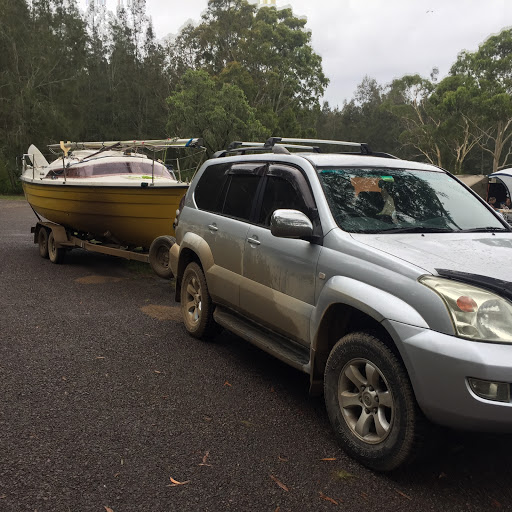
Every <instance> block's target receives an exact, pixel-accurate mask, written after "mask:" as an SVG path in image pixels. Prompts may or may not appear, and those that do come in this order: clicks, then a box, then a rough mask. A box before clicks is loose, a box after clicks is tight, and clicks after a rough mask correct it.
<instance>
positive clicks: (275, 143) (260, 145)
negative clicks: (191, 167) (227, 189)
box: [213, 137, 396, 158]
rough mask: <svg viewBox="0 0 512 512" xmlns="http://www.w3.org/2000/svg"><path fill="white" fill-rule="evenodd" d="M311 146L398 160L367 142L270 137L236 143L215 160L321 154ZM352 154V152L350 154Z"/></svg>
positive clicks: (316, 148) (217, 153)
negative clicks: (264, 154)
mask: <svg viewBox="0 0 512 512" xmlns="http://www.w3.org/2000/svg"><path fill="white" fill-rule="evenodd" d="M311 144H324V145H335V146H345V147H347V146H348V147H353V148H359V149H360V151H361V155H369V156H380V157H384V158H396V157H395V156H393V155H390V154H389V153H381V152H375V151H372V150H371V149H370V146H369V145H368V144H366V143H365V142H345V141H341V140H325V139H296V138H288V137H270V138H269V139H267V141H266V142H240V141H234V142H231V144H229V145H228V147H227V148H226V149H225V150H221V151H217V152H216V153H215V154H214V155H213V158H221V157H223V156H227V155H228V154H229V153H237V154H239V155H245V154H246V153H247V152H248V151H261V152H270V151H272V152H273V153H288V154H289V153H290V152H289V151H288V150H287V148H290V149H303V150H307V151H313V152H315V153H321V151H320V147H319V146H318V145H314V146H312V145H311ZM348 153H352V152H348Z"/></svg>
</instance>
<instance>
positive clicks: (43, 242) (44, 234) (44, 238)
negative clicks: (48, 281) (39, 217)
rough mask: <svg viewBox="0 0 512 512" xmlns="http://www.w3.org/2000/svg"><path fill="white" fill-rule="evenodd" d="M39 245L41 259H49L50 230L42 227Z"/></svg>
mask: <svg viewBox="0 0 512 512" xmlns="http://www.w3.org/2000/svg"><path fill="white" fill-rule="evenodd" d="M37 243H38V245H39V255H40V256H41V258H46V259H48V230H47V229H46V228H45V227H43V226H41V227H40V228H39V232H38V233H37Z"/></svg>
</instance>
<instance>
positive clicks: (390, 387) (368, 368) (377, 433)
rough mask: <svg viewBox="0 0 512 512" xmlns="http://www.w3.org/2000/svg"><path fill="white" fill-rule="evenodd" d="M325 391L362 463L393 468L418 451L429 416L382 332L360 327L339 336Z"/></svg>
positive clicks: (332, 415)
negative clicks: (425, 415)
mask: <svg viewBox="0 0 512 512" xmlns="http://www.w3.org/2000/svg"><path fill="white" fill-rule="evenodd" d="M324 395H325V404H326V407H327V412H328V415H329V419H330V421H331V425H332V427H333V428H334V431H335V433H336V436H337V438H338V440H339V442H340V444H341V446H342V448H343V449H344V450H345V451H346V452H347V453H348V454H349V455H351V456H352V457H353V458H354V459H356V460H357V461H359V462H360V463H361V464H363V465H365V466H367V467H369V468H371V469H374V470H376V471H392V470H394V469H397V468H398V467H399V466H402V465H405V464H408V463H410V462H412V460H413V459H414V457H415V456H416V455H417V453H418V451H419V449H420V447H421V444H422V440H423V434H422V433H423V431H424V428H425V423H426V420H425V418H424V416H423V414H422V412H421V411H420V409H419V407H418V405H417V403H416V399H415V397H414V393H413V390H412V386H411V383H410V381H409V377H408V375H407V372H406V370H405V368H404V367H403V365H402V363H401V361H400V360H399V359H398V358H397V356H396V355H395V354H394V353H393V352H392V351H391V349H390V348H389V347H388V346H386V345H385V344H384V343H383V342H382V341H381V340H380V339H379V338H378V337H376V336H374V335H372V334H369V333H366V332H356V333H351V334H348V335H346V336H345V337H343V338H342V339H341V340H340V341H338V343H337V344H336V345H335V346H334V348H333V349H332V351H331V353H330V355H329V358H328V360H327V366H326V369H325V376H324Z"/></svg>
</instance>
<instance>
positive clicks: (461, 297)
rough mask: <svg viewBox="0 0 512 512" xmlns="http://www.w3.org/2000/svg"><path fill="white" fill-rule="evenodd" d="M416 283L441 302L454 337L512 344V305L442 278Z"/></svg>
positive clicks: (476, 289) (483, 292)
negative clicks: (453, 329)
mask: <svg viewBox="0 0 512 512" xmlns="http://www.w3.org/2000/svg"><path fill="white" fill-rule="evenodd" d="M420 283H422V284H424V285H425V286H428V287H429V288H431V289H432V290H434V291H435V292H436V293H437V294H438V295H439V296H440V297H441V298H442V299H443V300H444V303H445V304H446V306H447V307H448V311H449V312H450V315H451V317H452V320H453V325H454V326H455V330H456V331H457V334H458V336H460V337H462V338H468V339H471V340H479V341H494V342H499V343H503V342H507V343H512V304H511V303H510V302H509V301H508V300H506V299H503V298H502V297H500V296H499V295H496V294H494V293H492V292H490V291H487V290H484V289H482V288H477V287H476V286H471V285H469V284H464V283H459V282H457V281H451V280H450V279H443V278H442V277H434V276H424V277H422V278H420Z"/></svg>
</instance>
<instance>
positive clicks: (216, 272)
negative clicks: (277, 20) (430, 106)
mask: <svg viewBox="0 0 512 512" xmlns="http://www.w3.org/2000/svg"><path fill="white" fill-rule="evenodd" d="M324 142H326V141H311V140H307V141H303V140H294V139H271V140H269V141H268V142H267V143H266V144H259V145H253V146H251V145H250V144H247V143H245V144H242V143H238V144H235V145H233V146H232V148H231V150H230V151H226V152H221V153H220V154H218V155H216V156H217V158H213V159H210V160H209V161H207V162H206V163H205V164H204V165H203V166H202V168H201V169H200V171H199V172H198V174H197V175H196V177H195V178H194V180H193V181H192V183H191V186H190V189H189V190H188V192H187V194H186V196H185V198H184V199H183V200H182V204H181V205H180V208H179V210H178V212H177V213H178V215H177V219H176V244H174V245H173V246H172V248H171V250H170V265H171V268H172V271H173V273H174V275H175V276H176V299H177V300H178V301H181V307H182V312H183V320H184V323H185V326H186V328H187V330H188V332H189V333H190V334H191V335H192V336H194V337H196V338H202V339H204V338H210V337H212V336H213V335H214V334H215V333H216V332H217V330H218V327H219V326H222V327H224V328H226V329H228V330H230V331H232V332H233V333H235V334H237V335H239V336H240V337H241V338H244V339H246V340H248V341H250V342H251V343H253V344H255V345H257V346H259V347H261V348H262V349H263V350H265V351H267V352H269V353H270V354H273V355H274V356H276V357H277V358H279V359H281V360H282V361H285V362H286V363H288V364H290V365H292V366H293V367H295V368H297V369H299V370H301V371H303V372H305V373H307V374H308V375H309V376H310V390H311V392H312V393H322V392H323V393H324V396H325V404H326V407H327V411H328V415H329V418H330V421H331V424H332V427H333V429H334V432H335V434H336V436H337V438H338V440H339V441H340V443H341V446H342V447H343V449H344V450H345V451H346V452H347V453H349V454H350V455H351V456H352V457H354V458H355V459H357V460H358V461H360V462H361V463H362V464H364V465H366V466H368V467H370V468H372V469H375V470H380V471H389V470H393V469H395V468H397V467H399V466H401V465H402V464H405V463H408V462H410V461H411V460H413V458H414V456H415V454H416V453H417V451H418V449H419V448H420V446H421V443H422V439H423V438H424V433H425V431H427V429H428V422H429V421H432V422H434V423H438V424H441V425H447V426H450V427H455V428H460V429H470V430H479V431H497V432H498V431H508V432H510V431H511V429H512V403H511V382H512V267H511V266H510V264H509V261H510V260H511V256H512V232H511V229H510V227H509V226H508V224H507V223H505V222H504V220H503V219H502V218H499V216H497V215H496V213H495V212H494V211H493V210H492V209H491V208H490V207H489V205H487V204H486V203H485V201H484V200H483V199H482V198H480V197H478V196H477V195H476V194H475V193H473V192H472V191H471V190H470V189H469V188H467V187H466V186H464V185H463V184H461V183H460V182H459V181H458V180H456V179H455V178H454V177H453V176H452V175H451V174H449V173H448V172H445V171H443V170H442V169H439V168H438V167H435V166H432V165H427V164H422V163H418V162H411V161H404V160H399V159H396V158H394V157H391V156H390V155H386V154H381V153H373V152H372V151H371V150H370V149H369V148H368V146H367V145H365V144H356V143H336V144H337V145H336V146H334V145H333V142H334V141H327V142H329V143H330V144H331V146H328V147H336V148H339V147H340V145H341V146H342V148H343V149H345V148H346V147H350V148H351V149H355V150H356V151H357V153H353V152H352V153H335V152H329V153H319V152H318V147H319V146H320V145H321V144H322V143H324ZM308 144H316V145H317V146H318V147H311V148H304V147H302V146H305V145H308ZM291 145H299V148H297V146H295V148H293V147H290V146H291ZM297 149H299V150H301V152H293V151H297ZM338 150H339V149H338Z"/></svg>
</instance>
